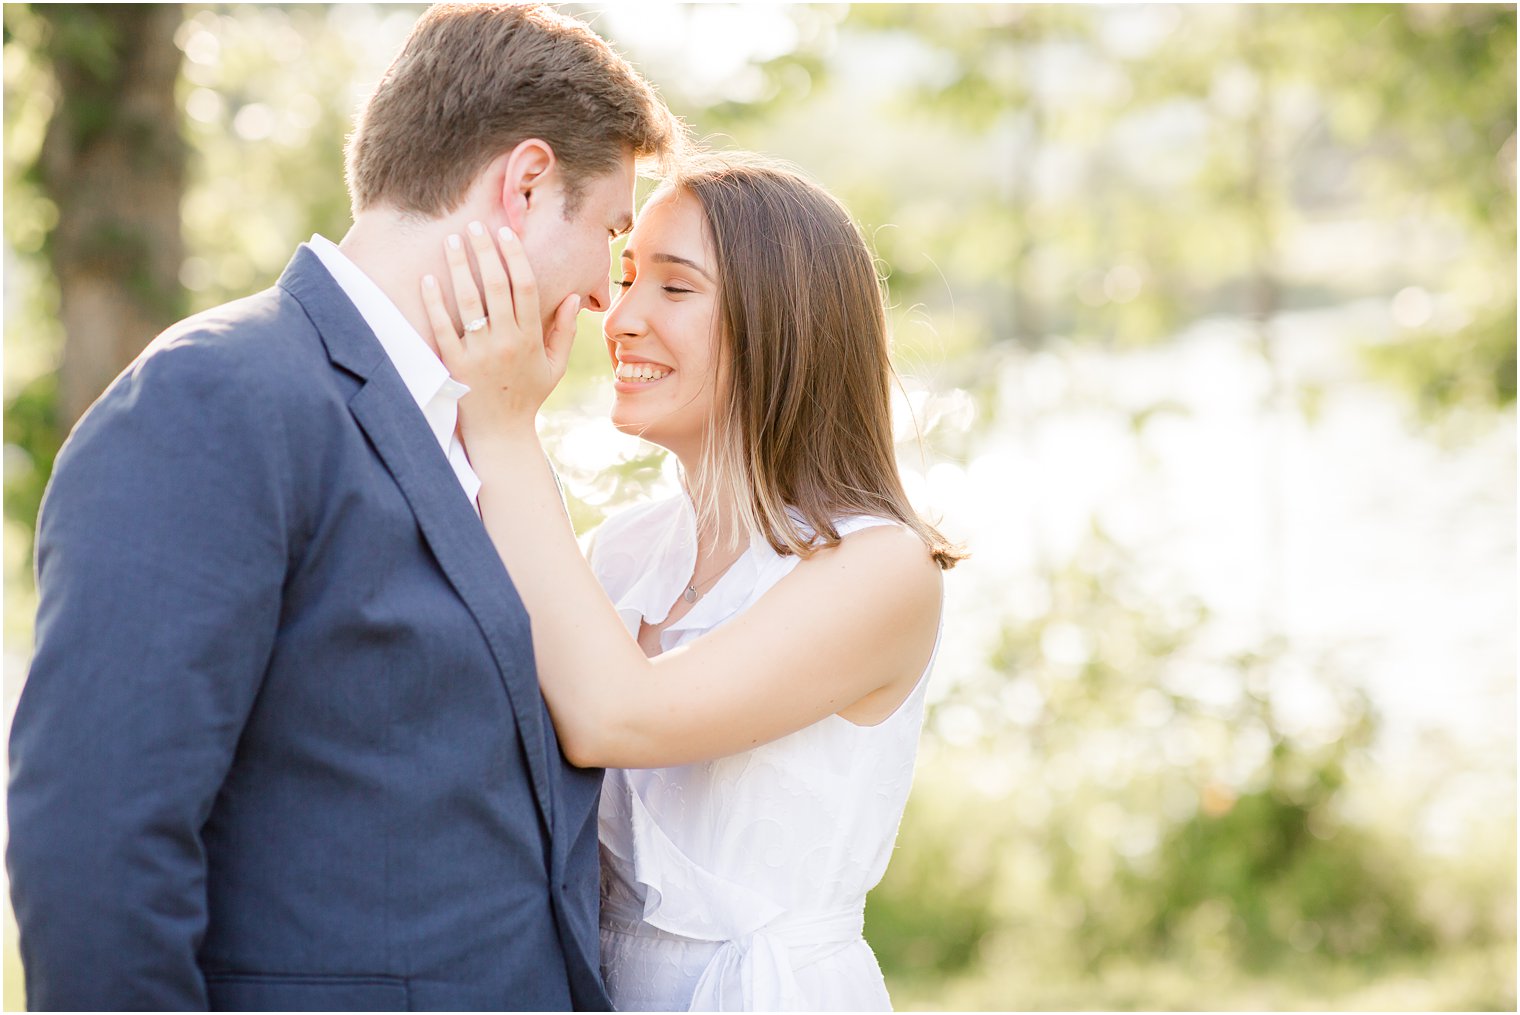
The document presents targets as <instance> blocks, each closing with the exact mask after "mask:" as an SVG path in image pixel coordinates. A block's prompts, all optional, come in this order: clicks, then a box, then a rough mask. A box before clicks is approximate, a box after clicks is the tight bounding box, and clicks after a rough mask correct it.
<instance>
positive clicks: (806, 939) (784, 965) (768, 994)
mask: <svg viewBox="0 0 1520 1015" xmlns="http://www.w3.org/2000/svg"><path fill="white" fill-rule="evenodd" d="M643 918H644V914H643V912H642V911H641V910H640V908H639V907H638V906H635V905H632V904H631V903H630V902H629V901H627V900H624V899H619V898H603V899H602V919H603V921H604V922H608V923H614V924H627V925H628V926H629V929H631V930H632V929H635V928H638V927H640V926H644V927H649V925H648V924H645V923H644V922H643ZM864 922H865V910H864V909H863V908H858V909H851V910H844V911H839V912H814V913H808V912H801V913H798V912H789V913H783V914H781V915H780V916H778V917H776V918H775V919H773V920H771V921H770V922H769V923H767V924H765V925H764V926H762V927H759V928H757V929H756V930H754V931H753V932H751V933H749V934H747V935H744V936H743V937H739V938H728V939H723V940H720V941H718V944H719V945H720V947H719V948H718V950H717V952H716V953H715V954H714V955H713V957H712V958H711V959H710V960H708V963H707V968H706V969H704V970H703V971H702V975H701V977H700V978H699V979H698V980H697V987H696V991H695V993H693V994H692V998H691V1006H690V1008H689V1010H690V1011H799V1010H800V1009H801V1000H800V998H799V997H798V990H797V975H796V974H797V971H798V970H799V969H805V968H807V967H808V966H810V965H812V964H813V963H814V962H816V961H818V960H819V959H822V958H824V957H825V956H826V955H828V954H830V953H831V952H832V951H836V950H838V949H839V948H842V947H844V946H845V945H849V944H854V943H855V942H856V941H859V940H860V939H861V930H862V928H863V926H864ZM650 929H654V928H650ZM678 936H681V937H689V938H691V939H692V940H696V941H711V940H714V939H713V938H711V937H709V936H705V935H702V934H681V935H678ZM830 945H832V946H834V948H832V949H830V950H829V951H823V949H825V948H827V947H828V946H830ZM801 949H817V950H819V951H820V952H821V954H816V955H813V956H809V957H807V958H806V959H805V960H804V961H801V962H798V961H796V959H795V957H794V955H793V951H794V950H801Z"/></svg>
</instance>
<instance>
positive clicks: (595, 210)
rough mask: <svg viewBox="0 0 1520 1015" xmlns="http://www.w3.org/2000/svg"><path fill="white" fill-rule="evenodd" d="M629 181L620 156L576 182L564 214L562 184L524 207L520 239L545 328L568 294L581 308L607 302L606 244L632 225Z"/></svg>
mask: <svg viewBox="0 0 1520 1015" xmlns="http://www.w3.org/2000/svg"><path fill="white" fill-rule="evenodd" d="M633 183H634V173H633V156H632V155H626V156H624V158H623V161H622V164H621V165H620V166H619V167H618V168H617V169H614V170H612V171H610V172H607V173H603V174H602V175H600V176H593V177H590V178H589V179H587V180H586V181H585V182H584V183H583V184H582V185H581V193H580V201H579V203H577V205H576V207H575V210H574V211H573V212H572V213H571V214H570V216H569V217H568V218H567V217H566V215H565V196H566V195H565V190H564V187H563V185H562V184H555V185H552V186H549V187H545V188H541V193H539V194H538V195H536V196H537V197H538V200H536V201H534V202H533V203H532V204H530V205H529V207H528V214H527V218H526V220H525V221H524V223H523V230H522V243H523V249H524V251H525V252H526V253H527V255H528V263H529V264H531V265H532V266H533V275H534V278H536V279H537V280H538V299H539V308H540V310H541V311H542V313H543V319H544V330H545V331H546V332H547V331H548V328H549V322H550V321H551V320H552V319H553V317H554V311H555V310H556V309H557V308H558V307H559V305H560V303H561V302H563V301H564V299H565V297H567V296H570V295H571V294H579V296H580V298H581V309H582V310H591V311H595V312H597V313H601V312H602V311H604V310H606V309H607V307H608V306H609V305H610V304H611V302H612V300H611V298H610V296H609V295H608V279H609V272H610V268H611V256H612V255H611V249H610V247H611V244H612V241H613V240H614V239H615V238H617V237H618V236H620V235H621V234H623V233H624V232H627V231H628V229H629V228H630V227H631V226H632V224H633ZM543 191H546V192H543Z"/></svg>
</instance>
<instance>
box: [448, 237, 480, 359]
mask: <svg viewBox="0 0 1520 1015" xmlns="http://www.w3.org/2000/svg"><path fill="white" fill-rule="evenodd" d="M443 256H444V259H445V260H446V261H448V264H449V281H450V282H452V283H453V285H454V302H455V303H457V304H459V322H460V323H461V324H463V325H464V326H465V332H466V334H465V339H466V341H468V340H469V332H470V324H471V323H472V322H474V321H478V320H480V319H481V318H482V317H484V316H486V309H485V306H484V305H483V304H482V303H481V302H480V289H479V288H477V287H476V285H475V276H474V275H472V274H470V259H469V258H468V257H467V256H465V252H464V241H463V240H461V239H460V238H459V234H458V233H450V234H449V238H448V239H447V240H445V241H444V244H443Z"/></svg>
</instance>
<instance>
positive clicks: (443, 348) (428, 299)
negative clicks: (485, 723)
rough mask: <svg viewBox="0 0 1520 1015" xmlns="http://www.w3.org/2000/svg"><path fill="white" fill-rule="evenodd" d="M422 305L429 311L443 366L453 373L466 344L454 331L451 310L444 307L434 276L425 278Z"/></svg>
mask: <svg viewBox="0 0 1520 1015" xmlns="http://www.w3.org/2000/svg"><path fill="white" fill-rule="evenodd" d="M422 305H423V307H424V308H426V310H427V316H428V324H430V325H431V326H432V328H433V338H434V340H435V341H437V343H438V356H439V358H440V359H442V360H443V365H444V366H446V367H448V368H449V371H450V373H452V372H453V371H454V370H455V369H456V368H457V364H458V363H459V357H460V355H461V354H462V353H463V352H464V344H463V343H462V342H461V341H460V340H459V334H458V333H457V332H456V331H455V330H454V320H453V318H451V317H450V316H449V308H448V307H447V306H445V305H444V302H443V289H442V288H440V287H439V285H438V279H437V278H435V277H434V276H432V275H425V276H423V279H422Z"/></svg>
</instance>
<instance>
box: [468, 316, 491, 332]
mask: <svg viewBox="0 0 1520 1015" xmlns="http://www.w3.org/2000/svg"><path fill="white" fill-rule="evenodd" d="M490 323H491V322H490V320H488V319H487V318H484V317H477V318H475V320H473V321H471V322H470V323H469V324H466V325H465V326H464V330H465V333H466V334H468V333H469V332H472V331H485V330H486V325H488V324H490Z"/></svg>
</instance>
